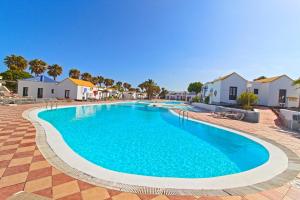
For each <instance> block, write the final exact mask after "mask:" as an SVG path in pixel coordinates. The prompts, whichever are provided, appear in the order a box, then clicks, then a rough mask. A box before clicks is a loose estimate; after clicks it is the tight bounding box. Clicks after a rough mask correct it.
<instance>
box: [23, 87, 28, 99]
mask: <svg viewBox="0 0 300 200" xmlns="http://www.w3.org/2000/svg"><path fill="white" fill-rule="evenodd" d="M27 96H28V87H23V97H27Z"/></svg>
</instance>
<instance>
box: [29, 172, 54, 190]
mask: <svg viewBox="0 0 300 200" xmlns="http://www.w3.org/2000/svg"><path fill="white" fill-rule="evenodd" d="M50 187H52V179H51V177H50V176H48V177H44V178H40V179H36V180H32V181H28V182H26V184H25V188H24V191H26V192H36V191H39V190H43V189H46V188H50Z"/></svg>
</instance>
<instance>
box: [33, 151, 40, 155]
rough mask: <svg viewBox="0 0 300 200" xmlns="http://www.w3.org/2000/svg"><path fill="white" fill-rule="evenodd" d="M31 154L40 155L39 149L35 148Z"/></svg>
mask: <svg viewBox="0 0 300 200" xmlns="http://www.w3.org/2000/svg"><path fill="white" fill-rule="evenodd" d="M33 155H34V156H38V155H41V152H40V151H39V150H35V151H34V154H33Z"/></svg>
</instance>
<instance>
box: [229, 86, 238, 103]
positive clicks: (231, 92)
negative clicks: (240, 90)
mask: <svg viewBox="0 0 300 200" xmlns="http://www.w3.org/2000/svg"><path fill="white" fill-rule="evenodd" d="M236 97H237V87H230V88H229V100H236Z"/></svg>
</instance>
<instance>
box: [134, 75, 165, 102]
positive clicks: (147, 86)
mask: <svg viewBox="0 0 300 200" xmlns="http://www.w3.org/2000/svg"><path fill="white" fill-rule="evenodd" d="M139 87H140V88H141V89H142V90H145V91H146V93H147V96H148V99H152V98H153V96H155V95H157V94H159V93H160V87H159V86H158V85H157V84H156V83H155V82H154V81H153V80H152V79H148V80H147V81H145V82H143V83H141V84H140V85H139Z"/></svg>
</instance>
